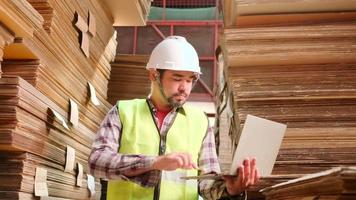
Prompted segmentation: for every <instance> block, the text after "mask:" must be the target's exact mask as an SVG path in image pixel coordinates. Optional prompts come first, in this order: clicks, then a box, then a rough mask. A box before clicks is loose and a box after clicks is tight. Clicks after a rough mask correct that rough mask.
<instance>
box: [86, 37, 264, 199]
mask: <svg viewBox="0 0 356 200" xmlns="http://www.w3.org/2000/svg"><path fill="white" fill-rule="evenodd" d="M146 68H147V69H148V71H149V79H150V80H151V94H150V95H149V96H148V98H147V99H134V100H124V101H118V103H117V105H115V106H114V107H113V108H112V109H111V110H110V111H109V113H108V115H107V116H106V118H105V119H104V121H103V122H102V124H101V126H100V128H99V131H98V136H97V138H96V140H95V141H94V143H93V149H92V152H91V155H90V158H89V166H90V169H91V172H92V173H93V174H94V175H95V176H96V177H100V178H106V179H109V182H108V191H107V199H109V200H114V199H118V200H126V199H130V200H131V199H140V200H141V199H147V200H148V199H149V200H156V199H161V200H171V199H172V200H173V199H177V200H185V199H186V200H193V199H194V200H196V199H198V191H199V193H200V195H201V196H202V197H203V198H205V199H244V198H245V197H246V192H245V190H246V189H247V188H248V187H249V186H251V185H254V184H255V183H256V182H257V181H258V179H259V177H258V170H257V168H256V161H255V160H254V159H252V160H249V159H245V161H244V164H243V165H241V166H240V167H239V168H238V169H236V170H237V174H238V176H237V177H224V180H201V181H199V182H198V181H196V180H183V179H181V178H180V177H182V176H192V175H198V174H210V173H219V172H220V167H219V163H218V159H217V155H216V151H215V142H214V135H213V131H212V128H211V127H210V125H209V123H208V119H207V117H206V115H205V114H204V113H203V112H202V111H200V110H198V109H196V108H193V107H189V106H187V105H184V103H185V102H186V100H187V98H188V97H189V94H190V92H191V90H192V87H193V86H194V84H195V83H196V82H197V80H198V78H199V75H200V74H201V72H200V67H199V59H198V55H197V53H196V51H195V49H194V48H193V47H192V46H191V45H190V44H189V43H188V42H187V41H186V39H185V38H184V37H181V36H171V37H168V38H166V39H165V40H163V41H162V42H161V43H159V44H158V45H157V46H156V47H155V49H154V50H153V52H152V54H151V56H150V60H149V62H148V64H147V67H146Z"/></svg>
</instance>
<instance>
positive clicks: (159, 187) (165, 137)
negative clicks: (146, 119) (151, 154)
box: [146, 100, 178, 200]
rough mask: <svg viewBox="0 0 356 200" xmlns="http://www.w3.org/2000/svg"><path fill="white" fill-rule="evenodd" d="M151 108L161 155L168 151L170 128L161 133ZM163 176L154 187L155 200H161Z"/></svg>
mask: <svg viewBox="0 0 356 200" xmlns="http://www.w3.org/2000/svg"><path fill="white" fill-rule="evenodd" d="M146 102H147V105H148V107H149V108H150V104H149V102H148V100H146ZM149 110H150V112H151V116H152V120H153V122H154V123H155V125H156V129H157V133H158V136H159V150H158V155H159V156H160V155H163V154H164V153H165V152H166V144H167V141H166V140H167V134H168V131H169V128H167V130H166V133H165V134H163V136H162V135H161V132H160V130H159V128H158V125H157V123H156V120H155V116H154V114H153V112H152V109H149ZM177 115H178V113H177V114H176V116H175V117H174V119H173V122H174V120H175V118H176V117H177ZM163 121H164V120H163ZM172 124H173V123H171V126H172ZM162 141H164V146H163V145H162ZM161 176H162V172H161V173H160V178H159V181H158V184H157V186H156V187H155V189H154V193H153V200H159V195H160V191H161V180H162V178H161Z"/></svg>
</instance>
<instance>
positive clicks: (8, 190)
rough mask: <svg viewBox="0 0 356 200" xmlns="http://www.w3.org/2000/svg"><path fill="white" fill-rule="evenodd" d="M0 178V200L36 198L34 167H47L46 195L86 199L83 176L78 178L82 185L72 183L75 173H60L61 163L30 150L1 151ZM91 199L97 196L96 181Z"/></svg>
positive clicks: (98, 196)
mask: <svg viewBox="0 0 356 200" xmlns="http://www.w3.org/2000/svg"><path fill="white" fill-rule="evenodd" d="M0 158H1V160H2V162H1V164H0V169H1V172H0V177H1V179H2V180H7V181H6V182H0V187H1V188H2V191H0V199H21V200H22V199H23V200H26V199H36V198H34V197H33V196H32V195H30V194H32V193H34V192H35V188H34V182H35V178H34V177H35V174H36V168H38V167H41V168H43V169H46V170H47V179H46V180H47V181H46V182H47V187H48V194H49V195H50V196H57V197H62V198H66V199H88V197H89V196H90V194H89V190H87V181H86V180H87V177H85V176H83V177H82V186H81V187H79V186H76V179H77V177H76V174H75V173H65V172H63V166H62V165H60V164H58V163H54V162H52V161H51V160H49V159H44V158H42V157H40V156H37V155H34V154H31V153H19V152H11V153H7V154H3V153H2V154H1V155H0ZM95 189H96V193H95V197H94V198H95V199H99V198H100V190H101V188H100V184H99V182H97V183H96V185H95Z"/></svg>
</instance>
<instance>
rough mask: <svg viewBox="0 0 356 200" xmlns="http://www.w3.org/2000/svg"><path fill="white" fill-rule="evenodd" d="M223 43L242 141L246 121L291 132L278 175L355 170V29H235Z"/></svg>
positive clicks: (349, 25)
mask: <svg viewBox="0 0 356 200" xmlns="http://www.w3.org/2000/svg"><path fill="white" fill-rule="evenodd" d="M302 35H303V36H302ZM224 36H225V37H224V39H225V41H224V44H225V46H224V47H225V48H224V50H225V53H226V58H227V59H228V63H229V66H227V68H226V70H227V71H228V72H227V74H228V75H227V76H228V80H229V86H230V90H231V91H232V95H233V104H232V105H230V106H232V108H231V109H232V110H234V117H236V120H235V122H236V124H235V127H237V129H236V130H235V131H234V132H235V134H236V133H237V132H238V131H239V127H240V125H241V124H243V121H244V118H245V116H246V115H247V114H253V115H256V116H261V117H264V118H267V119H271V120H274V121H279V122H283V123H287V124H288V127H289V128H288V130H287V134H286V137H285V139H284V142H283V145H282V149H281V151H280V156H279V157H278V162H277V164H276V168H275V171H274V172H275V173H276V174H286V173H293V174H304V173H309V172H315V171H318V170H323V169H325V167H331V166H335V165H341V164H349V165H351V164H356V162H355V160H354V159H353V158H352V156H351V155H352V154H351V153H354V152H355V151H354V150H353V148H352V147H353V146H354V145H356V140H355V136H354V134H353V133H354V132H355V130H356V126H355V122H356V115H355V114H354V113H355V111H356V103H355V102H356V101H355V99H356V82H355V80H354V79H355V78H354V77H355V76H356V70H355V66H356V58H355V55H356V48H355V44H356V43H355V41H354V40H353V39H352V38H354V37H355V36H356V23H345V24H328V25H309V26H294V27H268V28H245V29H228V30H225V35H224ZM335 153H337V154H335ZM330 155H337V156H338V157H335V156H330ZM289 164H291V165H292V166H293V167H292V166H289ZM300 169H304V170H300Z"/></svg>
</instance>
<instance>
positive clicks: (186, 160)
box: [153, 153, 198, 171]
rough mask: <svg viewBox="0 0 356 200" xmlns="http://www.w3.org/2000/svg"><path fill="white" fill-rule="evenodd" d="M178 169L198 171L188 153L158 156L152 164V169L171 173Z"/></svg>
mask: <svg viewBox="0 0 356 200" xmlns="http://www.w3.org/2000/svg"><path fill="white" fill-rule="evenodd" d="M178 168H182V169H198V167H197V164H196V163H194V162H193V161H192V156H191V155H190V154H189V153H170V154H166V155H162V156H158V157H157V158H156V160H155V161H154V163H153V169H155V170H166V171H172V170H176V169H178Z"/></svg>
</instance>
